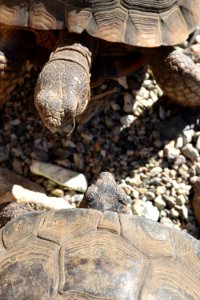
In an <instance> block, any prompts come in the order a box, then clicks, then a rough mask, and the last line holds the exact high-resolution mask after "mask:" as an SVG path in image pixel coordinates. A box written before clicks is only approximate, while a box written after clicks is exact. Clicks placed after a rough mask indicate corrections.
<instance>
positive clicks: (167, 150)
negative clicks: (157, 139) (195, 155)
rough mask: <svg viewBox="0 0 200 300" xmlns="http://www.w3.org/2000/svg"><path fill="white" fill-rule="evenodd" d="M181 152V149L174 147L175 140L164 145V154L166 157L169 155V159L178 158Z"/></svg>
mask: <svg viewBox="0 0 200 300" xmlns="http://www.w3.org/2000/svg"><path fill="white" fill-rule="evenodd" d="M179 154H180V150H179V149H176V148H175V147H174V141H172V142H170V143H168V144H167V145H166V146H165V147H164V155H165V157H167V159H169V160H174V159H176V158H177V157H178V156H179Z"/></svg>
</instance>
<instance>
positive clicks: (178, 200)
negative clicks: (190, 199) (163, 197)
mask: <svg viewBox="0 0 200 300" xmlns="http://www.w3.org/2000/svg"><path fill="white" fill-rule="evenodd" d="M185 202H186V199H185V196H184V195H178V197H177V198H176V203H177V204H178V205H183V204H185Z"/></svg>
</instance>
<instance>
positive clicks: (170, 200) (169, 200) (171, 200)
mask: <svg viewBox="0 0 200 300" xmlns="http://www.w3.org/2000/svg"><path fill="white" fill-rule="evenodd" d="M163 199H164V200H165V201H166V202H167V204H168V205H169V207H174V206H175V204H176V199H175V198H174V197H172V196H169V195H163Z"/></svg>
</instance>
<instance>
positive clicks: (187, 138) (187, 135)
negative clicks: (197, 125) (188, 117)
mask: <svg viewBox="0 0 200 300" xmlns="http://www.w3.org/2000/svg"><path fill="white" fill-rule="evenodd" d="M193 135H194V129H189V130H184V131H183V139H184V143H185V144H188V143H191V142H192V138H193Z"/></svg>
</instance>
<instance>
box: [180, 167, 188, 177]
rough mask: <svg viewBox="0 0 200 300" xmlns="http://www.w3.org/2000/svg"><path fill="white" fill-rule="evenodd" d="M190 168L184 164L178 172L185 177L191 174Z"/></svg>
mask: <svg viewBox="0 0 200 300" xmlns="http://www.w3.org/2000/svg"><path fill="white" fill-rule="evenodd" d="M188 169H189V168H188V166H187V165H185V164H183V165H181V166H180V167H179V169H178V173H179V174H180V175H181V176H183V177H188V176H189V173H188Z"/></svg>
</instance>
